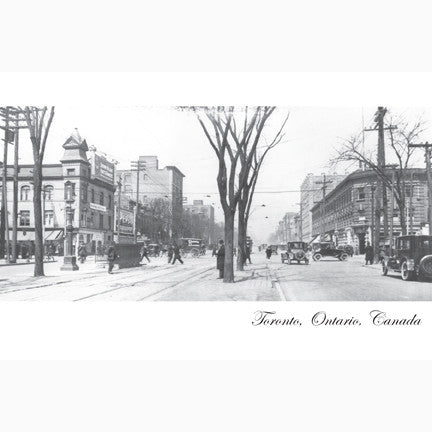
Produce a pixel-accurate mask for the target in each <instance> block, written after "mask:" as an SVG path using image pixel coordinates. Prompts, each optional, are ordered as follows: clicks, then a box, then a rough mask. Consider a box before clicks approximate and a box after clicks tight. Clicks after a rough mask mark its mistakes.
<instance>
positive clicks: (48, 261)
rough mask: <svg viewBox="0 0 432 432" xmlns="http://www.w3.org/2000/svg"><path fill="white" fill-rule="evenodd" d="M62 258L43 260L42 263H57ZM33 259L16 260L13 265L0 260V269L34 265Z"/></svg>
mask: <svg viewBox="0 0 432 432" xmlns="http://www.w3.org/2000/svg"><path fill="white" fill-rule="evenodd" d="M62 258H63V257H57V256H56V257H54V259H53V260H47V259H45V260H44V263H52V262H57V261H59V260H62ZM34 263H35V262H34V259H31V260H27V259H26V258H18V259H17V261H16V262H15V263H7V262H6V260H5V259H0V267H3V266H17V265H30V264H34Z"/></svg>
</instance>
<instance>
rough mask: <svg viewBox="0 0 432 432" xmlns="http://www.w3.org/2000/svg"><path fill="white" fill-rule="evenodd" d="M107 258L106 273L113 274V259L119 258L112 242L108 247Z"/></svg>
mask: <svg viewBox="0 0 432 432" xmlns="http://www.w3.org/2000/svg"><path fill="white" fill-rule="evenodd" d="M107 258H108V273H109V274H113V268H114V261H115V260H116V259H117V258H119V256H118V255H117V251H116V249H115V244H114V243H112V244H111V246H110V247H109V248H108V252H107Z"/></svg>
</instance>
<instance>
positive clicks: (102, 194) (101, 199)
mask: <svg viewBox="0 0 432 432" xmlns="http://www.w3.org/2000/svg"><path fill="white" fill-rule="evenodd" d="M104 201H105V196H104V193H103V192H101V193H100V197H99V204H100V205H104Z"/></svg>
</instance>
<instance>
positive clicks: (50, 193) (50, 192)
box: [44, 185, 54, 201]
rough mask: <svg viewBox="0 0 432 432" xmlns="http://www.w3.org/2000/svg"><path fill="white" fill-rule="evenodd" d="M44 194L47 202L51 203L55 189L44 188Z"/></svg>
mask: <svg viewBox="0 0 432 432" xmlns="http://www.w3.org/2000/svg"><path fill="white" fill-rule="evenodd" d="M44 192H45V200H46V201H51V200H52V199H53V192H54V187H53V186H51V185H47V186H45V188H44Z"/></svg>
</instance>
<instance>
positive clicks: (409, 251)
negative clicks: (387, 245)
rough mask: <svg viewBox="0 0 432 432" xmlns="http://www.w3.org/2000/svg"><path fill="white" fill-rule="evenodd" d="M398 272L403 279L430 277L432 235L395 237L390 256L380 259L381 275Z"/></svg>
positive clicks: (431, 275) (431, 272)
mask: <svg viewBox="0 0 432 432" xmlns="http://www.w3.org/2000/svg"><path fill="white" fill-rule="evenodd" d="M389 271H394V272H396V273H400V274H401V276H402V279H403V280H404V281H411V280H414V279H416V278H419V279H422V278H425V279H431V278H432V236H426V235H418V236H415V235H406V236H400V237H398V238H397V239H396V242H395V249H394V251H393V253H392V254H391V256H389V257H385V258H384V260H383V261H382V275H383V276H387V274H388V272H389Z"/></svg>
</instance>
